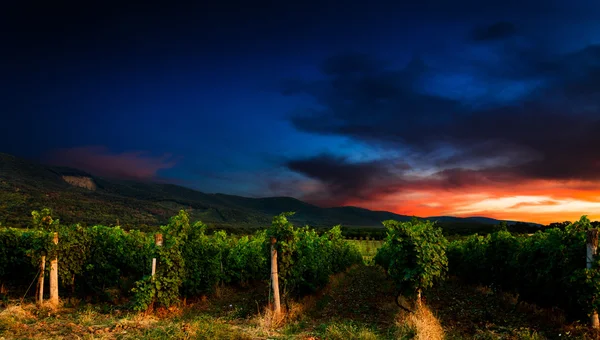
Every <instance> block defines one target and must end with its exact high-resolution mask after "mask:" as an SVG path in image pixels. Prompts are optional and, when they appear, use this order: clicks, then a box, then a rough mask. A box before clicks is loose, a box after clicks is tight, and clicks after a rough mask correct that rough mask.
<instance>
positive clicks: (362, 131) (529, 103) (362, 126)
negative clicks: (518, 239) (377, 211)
mask: <svg viewBox="0 0 600 340" xmlns="http://www.w3.org/2000/svg"><path fill="white" fill-rule="evenodd" d="M486 32H487V33H486V34H481V35H480V36H479V39H480V40H485V39H487V40H503V39H504V38H509V37H512V36H513V35H514V34H515V32H516V31H515V29H514V27H513V26H512V25H510V24H506V23H503V24H495V25H492V26H490V27H488V30H487V31H486ZM532 46H533V45H532ZM545 50H546V47H544V48H541V47H540V48H538V47H535V46H533V47H531V46H529V47H528V46H525V47H522V48H520V49H517V50H516V51H503V49H500V50H494V51H495V53H499V54H498V55H497V58H496V59H497V64H493V63H491V64H489V65H485V64H481V65H479V66H478V67H481V68H483V69H484V70H485V71H487V72H482V74H483V75H481V77H487V78H484V79H482V80H483V81H484V82H485V81H489V82H494V81H496V80H497V78H496V77H497V72H498V71H496V70H494V67H496V69H507V70H512V73H508V76H506V79H505V80H507V81H509V84H511V85H512V86H522V85H523V81H524V79H536V80H537V83H535V84H536V85H535V86H534V87H532V88H531V89H530V90H527V91H523V92H522V94H521V95H519V96H516V97H514V98H511V100H495V101H492V100H487V101H486V100H485V99H486V98H483V99H484V103H483V104H482V103H474V102H472V101H469V100H464V99H457V98H458V97H455V96H454V97H453V96H445V95H443V93H442V94H440V93H436V94H434V93H432V92H431V91H428V90H427V86H425V85H424V84H427V82H428V81H431V79H434V78H432V75H433V76H435V74H436V72H437V71H436V70H434V69H433V68H431V67H429V66H428V65H427V64H426V63H425V62H424V61H423V60H422V59H415V60H413V61H412V62H410V63H409V64H408V65H407V66H405V67H404V68H399V69H398V68H393V67H391V66H390V65H391V64H386V63H381V62H379V61H378V60H377V59H375V58H369V57H368V56H366V55H364V54H358V55H356V54H355V55H343V56H336V57H332V58H330V59H327V60H326V61H325V62H324V63H323V65H322V67H321V70H322V78H321V79H319V80H306V79H300V80H295V81H290V82H288V85H289V84H293V86H288V87H287V88H286V89H285V91H283V92H284V93H285V94H287V95H296V94H304V95H309V96H311V97H312V98H313V99H314V100H315V102H316V103H317V105H315V106H312V107H307V108H305V109H304V110H302V111H300V113H298V111H295V113H294V114H293V115H292V116H291V117H290V122H291V123H292V124H293V126H294V127H295V128H296V129H298V130H300V131H303V132H309V133H314V134H320V135H332V136H342V137H347V138H349V139H350V140H352V141H355V142H358V143H364V144H366V145H369V146H370V147H371V148H372V150H373V152H374V153H376V154H377V153H379V152H380V151H381V150H396V151H399V152H400V153H401V154H402V155H404V156H403V157H402V158H400V157H396V158H387V159H386V158H381V159H380V160H377V161H370V162H363V163H356V162H350V161H349V160H348V159H345V158H342V157H337V156H336V155H332V154H329V155H317V156H314V157H309V158H302V159H296V160H290V161H288V162H287V163H286V165H287V168H288V169H289V170H291V171H293V172H296V173H299V174H302V175H304V176H306V177H308V178H311V179H312V180H316V181H318V182H320V183H322V190H321V192H320V193H319V194H316V193H313V194H311V197H312V198H313V199H315V201H318V200H319V199H320V200H321V201H328V202H330V203H332V204H333V203H342V204H345V203H348V202H356V201H361V202H363V205H364V204H368V200H373V199H376V198H378V199H381V198H383V197H386V195H387V196H388V197H391V196H390V195H392V196H393V195H394V194H396V193H404V194H407V193H410V192H415V191H420V190H421V191H422V190H426V191H432V192H433V191H436V190H437V191H438V192H439V191H440V190H443V191H453V192H454V193H457V192H459V191H465V190H471V189H474V190H479V191H483V192H486V193H488V194H489V195H492V191H494V190H495V191H497V192H506V193H507V194H508V195H510V190H516V188H517V186H519V185H520V184H523V183H527V185H525V186H524V187H523V189H524V190H530V191H531V192H535V191H536V189H535V186H533V185H531V183H537V182H544V183H554V184H557V183H558V184H557V185H558V187H560V183H578V184H577V185H578V186H580V187H589V188H594V190H598V189H599V188H598V187H599V186H598V185H597V183H598V182H599V181H600V148H598V147H597V135H598V131H600V99H599V98H600V46H597V45H590V46H586V47H584V48H581V49H580V50H578V51H575V52H571V53H567V54H558V53H554V52H553V53H543V52H544V51H545ZM547 50H548V51H554V50H552V49H547ZM519 55H520V56H522V58H518V57H516V56H519ZM477 76H479V75H477ZM475 104H477V105H475ZM407 164H410V165H411V166H410V167H409V166H405V165H407ZM395 166H398V167H395ZM417 169H424V171H423V172H422V173H421V174H419V173H418V171H416V170H417ZM554 184H553V185H554ZM548 186H549V185H547V186H546V187H545V188H547V187H548ZM507 187H508V188H510V190H506V188H507ZM571 188H572V190H577V189H576V188H574V187H572V186H571ZM519 190H520V189H519ZM556 190H557V192H560V190H558V189H556ZM546 194H547V191H546ZM571 194H572V192H571ZM598 196H600V195H598ZM311 197H309V198H311ZM424 203H427V202H424ZM515 204H516V203H515ZM421 206H422V207H433V206H436V207H439V205H436V204H434V205H433V206H432V205H427V204H425V205H421ZM582 206H583V205H582ZM522 207H524V206H522Z"/></svg>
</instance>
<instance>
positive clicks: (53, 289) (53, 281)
mask: <svg viewBox="0 0 600 340" xmlns="http://www.w3.org/2000/svg"><path fill="white" fill-rule="evenodd" d="M52 242H54V245H58V233H56V232H55V233H54V239H53V240H52ZM50 305H51V306H52V307H58V252H55V253H54V258H53V259H52V260H51V261H50Z"/></svg>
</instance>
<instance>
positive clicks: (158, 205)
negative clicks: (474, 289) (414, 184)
mask: <svg viewBox="0 0 600 340" xmlns="http://www.w3.org/2000/svg"><path fill="white" fill-rule="evenodd" d="M43 207H49V208H52V209H53V210H54V212H55V214H56V215H57V216H58V217H59V218H60V219H61V220H62V221H63V222H65V223H76V222H82V223H86V224H104V225H115V224H117V223H119V224H120V225H122V226H124V227H136V228H148V227H154V226H157V225H161V224H164V223H165V222H166V221H167V220H168V218H169V217H170V216H173V215H175V214H176V212H177V211H179V210H180V209H186V210H188V212H189V213H190V215H191V216H192V218H193V219H200V220H202V221H203V222H205V223H207V224H209V225H213V226H217V227H241V228H254V227H261V226H265V225H268V224H269V223H270V221H271V218H272V216H273V215H276V214H279V213H281V212H284V211H295V212H296V214H295V215H294V216H293V217H292V218H291V220H292V222H294V223H296V224H308V225H311V226H315V227H326V226H327V227H328V226H332V225H335V224H342V225H343V226H347V227H381V221H384V220H387V219H396V220H409V219H410V217H409V216H404V215H397V214H394V213H391V212H386V211H371V210H368V209H363V208H358V207H336V208H320V207H317V206H315V205H312V204H309V203H306V202H302V201H300V200H297V199H295V198H291V197H268V198H248V197H241V196H234V195H225V194H206V193H202V192H199V191H196V190H192V189H189V188H185V187H181V186H177V185H173V184H161V183H150V182H136V181H124V180H113V179H106V178H100V177H96V176H93V175H92V174H88V173H86V172H83V171H80V170H77V169H70V168H63V167H54V166H46V165H41V164H37V163H33V162H29V161H26V160H24V159H21V158H18V157H15V156H12V155H8V154H2V153H0V223H2V225H12V226H23V225H26V224H27V223H28V222H29V217H30V213H31V210H34V209H41V208H43ZM434 219H438V220H440V222H452V223H456V222H461V221H464V222H469V223H480V224H497V223H498V222H499V221H497V220H494V219H488V218H467V219H462V218H457V217H446V216H442V217H435V218H434Z"/></svg>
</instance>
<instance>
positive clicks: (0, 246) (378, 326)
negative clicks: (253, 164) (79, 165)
mask: <svg viewBox="0 0 600 340" xmlns="http://www.w3.org/2000/svg"><path fill="white" fill-rule="evenodd" d="M291 215H292V213H283V214H280V215H278V216H275V217H274V218H273V220H272V223H271V226H270V227H268V228H265V229H262V230H258V231H255V232H254V233H253V234H250V235H231V234H227V233H226V232H224V231H217V232H214V233H210V234H209V233H207V226H206V225H204V224H203V223H201V222H195V223H193V222H191V221H190V219H189V216H188V214H187V213H186V212H184V211H181V212H180V213H179V214H178V215H176V216H174V217H172V218H171V219H170V221H169V223H168V224H167V225H165V226H163V227H161V228H160V230H158V231H157V232H155V233H147V232H141V231H136V230H124V229H121V228H120V227H106V226H93V227H83V226H81V225H77V224H75V225H64V224H61V223H60V221H59V220H58V219H55V218H54V217H53V216H52V212H51V211H50V210H48V209H44V210H42V211H34V212H33V213H32V216H31V225H30V227H29V228H27V229H16V228H2V229H0V293H1V295H2V296H3V299H4V305H5V307H8V308H6V309H5V311H3V312H0V335H1V334H2V333H3V332H5V331H10V330H12V331H15V328H14V327H16V326H14V325H15V323H16V324H19V322H18V321H14V320H15V319H14V318H13V319H10V320H12V321H10V322H8V321H6V319H5V318H3V317H2V313H5V312H6V311H8V310H10V308H11V306H14V304H15V301H17V302H16V303H17V304H19V305H20V304H23V303H25V302H26V301H37V303H38V307H36V308H37V309H38V310H44V308H46V307H45V306H44V304H43V302H42V299H43V300H48V297H50V300H51V299H52V294H53V293H52V292H51V291H50V292H49V291H47V290H44V289H43V287H44V285H45V284H44V282H45V281H44V279H45V278H48V277H49V278H50V281H51V285H52V275H51V272H52V267H53V265H54V264H53V263H54V261H57V281H58V292H59V293H60V300H61V305H63V306H68V305H72V306H75V305H77V304H81V303H82V302H85V303H86V306H109V307H106V308H108V310H110V311H115V310H118V311H124V312H126V313H134V314H132V315H135V313H140V312H142V313H145V315H148V313H151V314H152V313H159V312H160V311H167V310H169V311H171V310H173V308H184V307H185V306H186V305H192V306H193V305H194V304H199V305H201V306H204V307H201V308H200V310H202V311H203V312H201V313H200V314H194V315H195V316H194V319H193V320H194V321H193V322H196V323H198V322H199V321H198V320H200V319H201V320H205V319H204V318H205V317H214V315H218V316H219V318H222V317H223V315H224V314H223V313H225V314H226V315H229V316H227V318H229V319H227V318H226V320H228V321H227V322H233V321H231V320H234V319H235V318H239V317H241V316H240V315H242V314H243V315H256V311H257V310H258V313H259V314H258V315H262V316H263V317H264V316H266V315H267V314H268V311H271V310H272V308H273V304H274V303H275V304H276V303H277V301H279V297H280V298H281V302H282V305H283V313H284V315H285V317H284V321H281V322H273V320H272V319H271V323H269V325H270V326H269V327H267V328H268V329H269V330H268V331H265V332H266V333H267V334H279V333H277V332H284V331H286V329H287V332H291V333H294V332H295V333H294V334H296V333H297V334H300V333H302V334H304V335H309V334H317V335H318V336H321V337H324V338H347V336H348V334H349V333H348V332H350V333H356V332H358V333H361V332H363V333H365V332H366V333H365V334H367V333H369V334H372V335H373V337H374V338H398V337H401V338H411V337H414V336H416V335H418V334H419V332H421V333H422V329H421V328H422V327H424V326H422V325H421V326H420V324H419V322H418V321H414V320H413V319H410V318H411V316H410V315H413V314H414V315H420V316H419V317H421V318H425V319H427V320H434V321H435V322H434V321H431V322H429V324H430V326H427V327H429V328H431V327H433V328H435V329H439V331H437V333H436V334H438V333H439V334H441V333H440V332H442V333H443V331H441V329H442V326H443V325H444V324H445V325H447V326H445V327H448V328H447V331H448V332H455V333H456V334H461V335H465V334H466V335H467V337H471V336H472V335H473V332H474V331H473V330H468V331H465V330H456V329H454V328H452V327H451V326H450V325H452V324H453V321H452V320H453V319H452V318H454V317H455V316H456V310H455V309H452V308H455V307H447V305H446V304H444V303H443V300H444V296H445V295H448V294H449V293H448V291H458V290H460V289H463V288H464V287H463V286H460V288H444V287H454V286H453V285H456V284H457V282H458V281H457V280H459V281H460V282H461V283H460V284H459V285H462V284H468V285H470V286H472V287H487V288H486V289H491V290H492V291H493V292H494V295H493V296H502V294H512V295H511V296H514V297H516V301H515V302H514V304H513V305H511V307H510V310H511V311H512V313H517V312H518V311H517V306H518V305H519V303H521V302H525V303H529V304H535V305H536V306H539V307H542V308H552V309H553V310H556V309H557V310H560V311H561V313H564V315H566V317H567V318H568V319H569V320H571V321H573V320H582V321H583V322H585V323H589V321H588V320H589V318H590V317H592V320H594V315H595V311H596V310H598V308H599V307H600V301H599V300H598V299H597V297H598V296H599V294H600V280H599V279H600V278H599V277H598V276H599V273H600V271H598V260H597V259H594V260H593V261H591V260H592V259H591V258H589V256H588V257H587V258H589V261H587V263H588V265H587V268H586V251H588V252H589V251H592V250H593V251H592V252H591V253H588V254H591V255H592V257H593V255H594V254H595V250H594V249H592V248H593V247H594V246H596V247H597V233H596V234H594V232H593V231H594V230H595V229H594V228H593V227H592V225H591V223H590V221H589V220H588V219H587V218H586V217H585V216H584V217H582V219H581V220H580V221H577V222H576V223H572V224H570V225H568V226H566V227H565V228H560V229H559V228H554V229H548V230H544V231H538V232H536V233H534V234H532V235H529V236H528V235H518V234H514V233H510V232H508V231H506V230H497V231H495V232H493V233H488V234H487V235H486V236H478V235H471V236H468V237H464V238H459V239H456V240H453V241H451V242H449V241H448V240H446V238H445V237H444V235H443V233H442V230H441V229H440V228H439V227H437V226H436V225H435V223H432V222H429V221H422V220H417V219H414V220H412V221H409V222H398V221H392V220H390V221H385V222H383V224H384V226H385V228H386V237H385V239H384V240H373V239H353V240H346V239H345V236H344V235H343V233H342V229H341V227H340V226H336V227H333V228H331V229H329V230H327V231H324V232H320V231H317V230H315V229H312V228H310V227H302V228H299V227H296V226H294V225H292V223H290V222H289V221H288V217H289V216H291ZM500 229H502V228H500ZM590 235H592V239H590ZM593 235H596V236H595V237H596V239H595V244H594V240H593ZM590 242H591V243H590ZM590 244H591V246H590ZM590 247H592V248H590ZM273 254H276V257H274V258H275V259H276V260H275V262H276V263H275V264H276V266H275V267H271V266H272V265H273V263H271V262H272V261H271V259H272V258H273V257H272V256H273ZM46 262H47V263H49V264H50V265H46ZM272 268H276V269H275V270H273V269H272ZM274 273H276V274H277V275H276V276H273V274H274ZM274 277H275V279H274ZM274 280H275V281H274ZM340 280H341V281H340ZM46 282H47V281H46ZM341 282H343V283H341ZM276 287H277V288H276ZM224 292H229V294H224ZM235 292H243V293H241V294H242V296H243V297H242V298H240V299H239V300H235V299H236V298H235V297H236V296H237V295H236V293H235ZM469 294H470V295H472V296H469V297H468V299H471V298H472V297H473V296H477V293H475V291H470V293H469ZM40 295H41V298H40ZM275 295H277V298H276V297H275ZM248 296H252V297H253V298H252V299H247V297H248ZM315 297H320V298H319V299H321V300H319V301H316V302H315V301H314V299H315ZM398 297H402V298H403V299H405V300H406V301H410V303H412V304H411V305H410V306H411V307H410V308H405V307H403V305H401V304H399V303H398V301H399V300H397V299H398ZM207 299H208V300H207ZM230 299H234V300H233V301H234V302H232V303H230V304H229V306H230V307H227V306H226V302H228V301H230ZM395 299H396V301H395ZM452 299H453V300H452V301H453V302H452V303H456V301H457V300H456V298H452ZM485 299H488V300H489V299H492V295H489V296H488V295H485V296H482V297H481V300H482V301H483V300H485ZM206 301H210V302H206ZM310 301H313V302H312V307H306V306H311V303H310ZM334 301H336V302H335V303H334ZM403 301H404V300H403ZM221 303H224V304H225V305H222V304H221ZM396 303H398V305H399V306H400V307H403V308H404V309H405V310H406V311H408V313H409V314H402V313H405V312H403V311H402V310H400V309H399V308H398V306H396ZM482 303H483V304H490V302H489V301H487V302H482ZM494 303H496V302H494ZM234 304H236V305H238V306H240V307H238V308H239V310H238V312H237V313H238V314H239V313H241V314H239V315H238V314H236V315H238V316H236V317H235V318H234V319H231V315H230V314H231V312H230V311H229V309H228V308H233V307H231V306H233V305H234ZM299 304H300V305H303V306H304V307H302V308H303V309H302V308H301V309H302V310H304V311H305V312H304V314H305V315H304V316H298V315H299V314H298V312H297V311H296V310H297V309H298V307H297V306H298V305H299ZM427 306H436V309H435V310H434V311H433V312H434V313H438V314H439V317H440V318H441V322H442V326H440V321H438V320H435V317H434V316H433V314H431V312H423V313H425V314H418V313H422V312H418V311H421V310H425V311H428V309H427V308H428V307H427ZM56 307H57V306H53V308H54V309H53V310H54V311H56V309H55V308H56ZM32 308H33V307H32ZM86 308H91V307H86ZM311 308H312V309H311ZM423 308H424V309H423ZM447 308H449V309H448V310H451V311H452V312H449V313H447ZM502 308H504V307H498V308H497V309H498V310H499V311H500V310H502ZM252 310H253V312H252ZM241 311H243V313H242V312H241ZM261 311H262V312H261ZM495 312H498V311H495ZM53 313H58V312H53ZM195 313H199V312H197V310H195ZM253 313H254V314H253ZM263 313H267V314H263ZM415 313H417V314H415ZM427 313H428V314H427ZM461 313H466V312H464V311H461ZM486 313H489V312H486ZM48 315H51V313H49V314H48ZM199 315H201V316H199ZM399 315H404V316H402V318H401V320H403V321H398V320H400V319H398V318H399ZM407 315H408V316H407ZM461 315H462V314H461ZM478 315H479V314H478ZM415 317H416V316H415ZM456 317H458V316H456ZM480 317H481V316H472V317H470V318H471V319H473V320H478V318H480ZM198 318H200V319H198ZM311 318H312V319H311ZM503 318H504V319H505V320H508V319H510V318H508V317H503ZM317 319H319V320H320V319H324V320H330V321H328V322H331V324H330V325H329V326H323V327H325V328H319V327H322V326H319V325H318V324H316V323H315V322H316V321H310V320H317ZM190 320H192V319H190ZM219 320H221V321H222V319H219ZM235 320H237V319H235ZM245 320H246V321H245V323H248V322H249V321H248V320H247V319H245ZM261 320H263V321H260V322H259V321H257V322H255V324H257V325H262V326H264V324H265V322H264V318H263V319H261ZM303 320H304V321H303ZM307 320H309V321H310V322H309V321H307ZM344 320H346V321H344ZM347 320H352V321H351V322H350V321H347ZM386 320H387V321H386ZM389 320H391V321H389ZM406 320H409V321H406ZM410 320H413V321H410ZM511 320H512V319H511ZM221 321H219V322H221ZM23 322H24V321H23ZM115 322H116V321H115ZM190 322H191V321H190ZM193 322H192V323H193ZM340 322H341V323H340ZM347 322H350V323H347ZM357 322H358V323H357ZM472 322H473V323H475V321H472ZM477 322H479V321H477ZM514 322H519V321H517V320H515V321H514ZM535 322H537V321H535ZM217 323H218V322H217ZM465 323H468V322H465V321H463V326H461V327H464V324H465ZM488 323H489V321H488ZM57 324H58V322H57ZM431 324H433V325H434V326H431ZM61 325H62V324H61ZM294 325H295V326H294ZM435 325H437V326H435ZM213 326H214V325H213ZM262 326H261V327H262ZM111 327H115V329H116V328H118V327H117V326H116V324H113V326H111ZM119 327H121V326H119ZM169 327H170V326H169ZM227 327H229V326H227ZM257 327H258V326H257ZM290 327H291V328H293V327H296V328H293V330H289V329H288V328H290ZM420 327H421V328H420ZM436 327H437V328H436ZM474 327H475V326H474ZM482 327H484V328H486V327H487V328H486V330H485V331H486V332H488V333H489V332H496V331H497V330H490V329H491V328H490V327H491V326H489V325H488V326H485V325H484V326H482V324H480V323H478V324H477V326H476V328H477V329H480V328H482ZM552 327H556V325H554V326H552ZM111 329H112V328H111ZM228 329H229V328H228ZM536 329H538V330H539V329H542V328H541V326H540V327H538V328H536ZM536 329H531V330H527V331H525V333H527V334H529V335H531V334H538V333H537V332H538V330H536ZM84 331H85V330H84ZM119 331H120V329H119ZM230 331H231V332H234V331H233V330H231V329H230ZM238 331H239V329H238V330H236V331H235V332H234V333H235V334H238V333H239V332H238ZM115 332H116V330H115ZM273 332H275V333H273ZM336 332H337V333H339V334H341V335H340V336H339V337H336V336H334V335H333V334H337V333H336ZM511 332H512V333H510V334H511V335H510V336H509V337H508V338H511V337H512V338H514V336H515V334H517V333H518V332H517V333H515V332H516V331H511ZM519 332H520V331H519ZM540 332H541V331H540ZM184 333H185V332H184ZM434 333H435V332H434ZM525 333H518V334H525ZM232 334H233V333H232ZM261 334H262V333H261ZM328 334H329V335H328ZM344 334H345V335H344ZM427 334H430V335H429V336H433V337H434V338H435V337H437V336H438V335H439V334H438V335H435V336H434V335H431V334H433V333H427ZM489 334H491V333H489ZM539 334H541V333H539ZM582 334H584V333H582ZM246 335H247V334H246ZM254 335H256V334H254ZM529 335H527V336H529ZM423 336H424V335H423ZM423 336H421V338H423ZM532 336H533V335H532ZM536 336H537V335H536ZM182 337H183V338H187V336H182ZM240 337H242V338H244V336H240ZM250 337H252V336H250ZM365 337H366V338H373V337H370V336H365ZM217 338H218V337H217ZM359 338H360V337H359ZM459 338H460V337H459ZM492 338H493V337H492ZM516 338H520V335H519V336H517V337H516ZM534 338H535V337H534ZM538 338H543V337H538Z"/></svg>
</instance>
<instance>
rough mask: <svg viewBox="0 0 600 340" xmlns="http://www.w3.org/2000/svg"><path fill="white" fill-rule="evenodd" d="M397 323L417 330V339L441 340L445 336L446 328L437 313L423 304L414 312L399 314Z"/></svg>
mask: <svg viewBox="0 0 600 340" xmlns="http://www.w3.org/2000/svg"><path fill="white" fill-rule="evenodd" d="M396 325H397V326H399V327H400V328H402V326H404V325H406V326H408V327H409V328H411V329H413V330H414V331H415V333H416V334H415V337H414V339H416V340H441V339H443V338H444V329H443V328H442V324H441V323H440V321H439V320H438V318H436V317H435V315H434V314H433V313H432V312H431V310H429V308H427V307H426V306H425V305H422V306H421V307H420V308H418V309H417V310H416V311H415V312H414V313H406V312H404V311H402V312H400V313H399V314H398V319H397V320H396Z"/></svg>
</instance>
